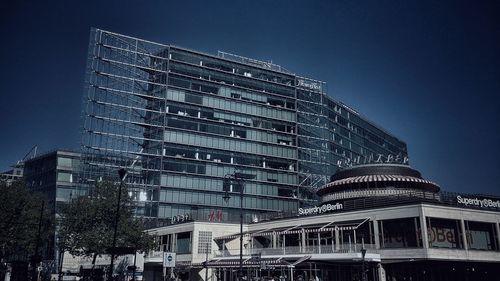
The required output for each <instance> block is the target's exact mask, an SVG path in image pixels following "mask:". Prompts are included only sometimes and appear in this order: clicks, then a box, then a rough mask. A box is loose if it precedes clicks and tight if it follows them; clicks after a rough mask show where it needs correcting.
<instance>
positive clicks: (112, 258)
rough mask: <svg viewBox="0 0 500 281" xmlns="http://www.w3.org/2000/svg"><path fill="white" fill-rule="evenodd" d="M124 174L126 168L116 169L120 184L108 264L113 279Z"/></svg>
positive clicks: (125, 173)
mask: <svg viewBox="0 0 500 281" xmlns="http://www.w3.org/2000/svg"><path fill="white" fill-rule="evenodd" d="M125 175H127V170H125V169H123V168H121V169H120V170H118V176H120V186H119V187H118V204H117V206H116V215H115V225H114V230H113V245H112V247H111V263H110V265H109V279H108V280H113V264H114V260H115V247H116V231H117V230H118V221H119V219H120V201H121V196H122V188H123V180H124V179H125Z"/></svg>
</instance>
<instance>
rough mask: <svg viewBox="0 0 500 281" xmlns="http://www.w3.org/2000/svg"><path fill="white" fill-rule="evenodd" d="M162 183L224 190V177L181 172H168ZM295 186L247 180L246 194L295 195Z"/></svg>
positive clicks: (197, 188) (208, 189)
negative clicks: (208, 176) (218, 177)
mask: <svg viewBox="0 0 500 281" xmlns="http://www.w3.org/2000/svg"><path fill="white" fill-rule="evenodd" d="M161 177H162V178H161V185H162V186H166V187H178V188H186V189H195V190H200V191H201V190H205V191H218V192H221V191H223V190H224V189H223V179H212V178H204V177H194V176H187V175H180V174H167V175H162V176H161ZM293 189H294V187H291V188H290V187H286V186H278V185H276V184H273V183H269V184H266V183H259V182H247V183H245V194H252V195H264V196H266V195H268V196H283V197H294V192H293Z"/></svg>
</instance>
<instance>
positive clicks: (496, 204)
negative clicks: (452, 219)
mask: <svg viewBox="0 0 500 281" xmlns="http://www.w3.org/2000/svg"><path fill="white" fill-rule="evenodd" d="M457 203H458V204H461V205H464V206H474V207H480V208H495V209H498V208H500V201H499V200H494V199H489V198H477V197H476V198H467V197H462V196H460V195H458V196H457Z"/></svg>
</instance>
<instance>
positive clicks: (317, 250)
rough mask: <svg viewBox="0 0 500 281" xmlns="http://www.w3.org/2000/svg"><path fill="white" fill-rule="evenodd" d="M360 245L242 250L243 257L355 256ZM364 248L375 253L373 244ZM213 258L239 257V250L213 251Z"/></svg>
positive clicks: (365, 245)
mask: <svg viewBox="0 0 500 281" xmlns="http://www.w3.org/2000/svg"><path fill="white" fill-rule="evenodd" d="M361 248H362V245H361V244H351V245H338V246H337V247H335V246H334V245H321V246H317V245H314V246H306V247H299V246H296V247H282V248H253V249H243V256H251V255H252V254H261V255H262V256H297V255H327V254H328V255H331V254H357V253H361ZM364 248H365V249H367V250H368V252H375V249H376V248H375V244H364ZM214 254H215V257H220V258H223V257H234V256H239V249H230V250H223V251H215V252H214Z"/></svg>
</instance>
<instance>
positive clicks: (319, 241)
mask: <svg viewBox="0 0 500 281" xmlns="http://www.w3.org/2000/svg"><path fill="white" fill-rule="evenodd" d="M318 254H321V236H320V234H319V232H318Z"/></svg>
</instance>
